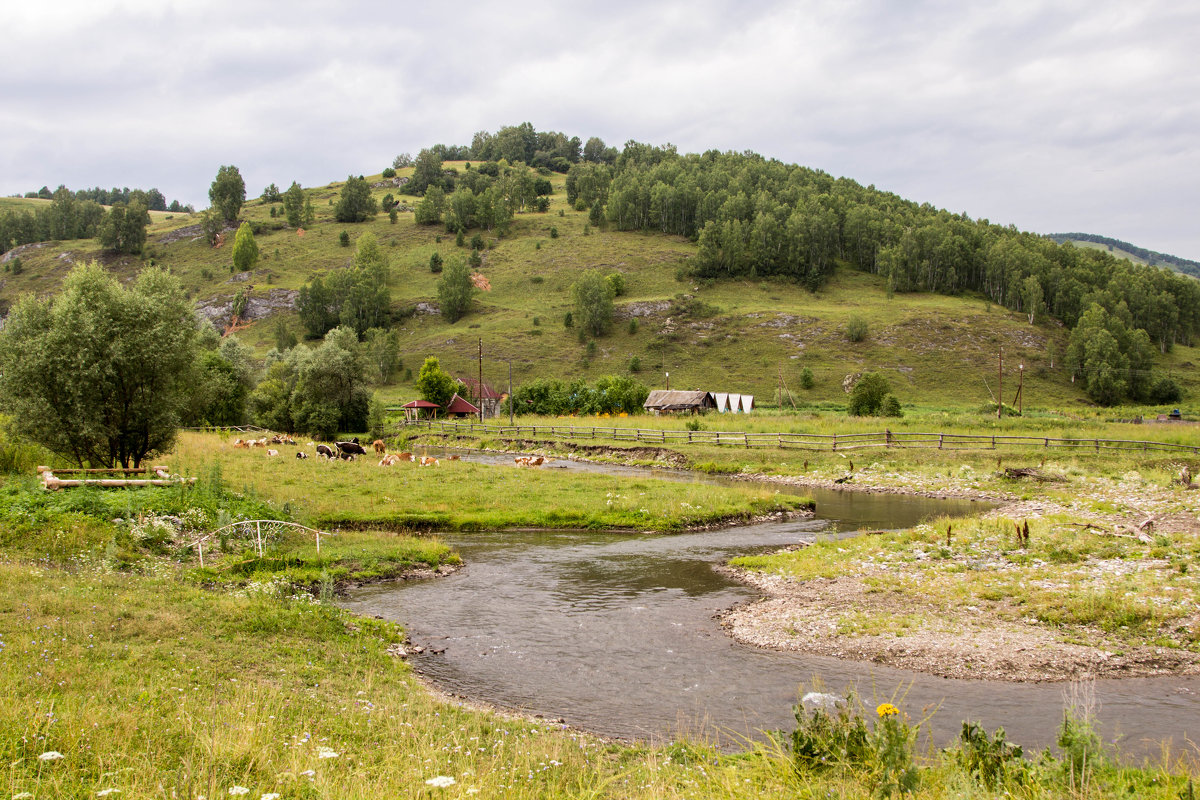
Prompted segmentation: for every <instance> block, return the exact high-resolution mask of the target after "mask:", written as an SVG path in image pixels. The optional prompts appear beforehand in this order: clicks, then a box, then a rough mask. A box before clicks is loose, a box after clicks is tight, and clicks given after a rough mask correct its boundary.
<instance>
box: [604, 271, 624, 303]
mask: <svg viewBox="0 0 1200 800" xmlns="http://www.w3.org/2000/svg"><path fill="white" fill-rule="evenodd" d="M604 280H606V281H608V285H609V286H611V287H612V290H613V297H620V296H622V295H623V294H625V276H624V275H622V274H621V273H619V272H610V273H609V274H608V275H606V276H604Z"/></svg>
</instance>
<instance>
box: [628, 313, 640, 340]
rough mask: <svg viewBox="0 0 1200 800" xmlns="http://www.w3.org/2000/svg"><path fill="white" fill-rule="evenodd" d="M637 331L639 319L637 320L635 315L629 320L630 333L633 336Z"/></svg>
mask: <svg viewBox="0 0 1200 800" xmlns="http://www.w3.org/2000/svg"><path fill="white" fill-rule="evenodd" d="M637 332H638V321H637V317H634V318H633V319H631V320H629V335H630V336H633V335H634V334H635V333H637Z"/></svg>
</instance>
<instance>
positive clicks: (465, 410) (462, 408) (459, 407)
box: [446, 393, 479, 417]
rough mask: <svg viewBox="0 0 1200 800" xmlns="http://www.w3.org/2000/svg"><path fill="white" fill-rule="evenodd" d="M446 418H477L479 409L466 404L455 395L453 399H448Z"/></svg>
mask: <svg viewBox="0 0 1200 800" xmlns="http://www.w3.org/2000/svg"><path fill="white" fill-rule="evenodd" d="M446 416H447V417H477V416H479V409H478V408H477V407H475V406H473V405H471V404H470V403H468V402H467V401H466V400H463V399H462V398H461V397H459V396H458V394H457V393H456V394H455V395H454V397H452V398H450V405H448V406H446Z"/></svg>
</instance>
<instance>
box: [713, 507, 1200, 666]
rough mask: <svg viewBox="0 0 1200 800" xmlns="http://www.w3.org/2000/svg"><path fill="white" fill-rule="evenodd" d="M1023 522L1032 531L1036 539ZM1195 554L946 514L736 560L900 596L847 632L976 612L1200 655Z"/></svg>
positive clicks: (1158, 542)
mask: <svg viewBox="0 0 1200 800" xmlns="http://www.w3.org/2000/svg"><path fill="white" fill-rule="evenodd" d="M1018 522H1020V523H1022V524H1024V523H1027V524H1028V525H1029V529H1030V536H1029V540H1028V542H1027V543H1023V542H1022V541H1020V540H1019V539H1018V537H1017V535H1016V533H1015V531H1016V529H1017V525H1018ZM1197 556H1200V542H1197V540H1196V538H1195V537H1194V536H1191V535H1188V534H1173V535H1172V534H1158V535H1156V536H1154V537H1152V538H1151V539H1149V541H1141V540H1139V539H1137V538H1136V537H1133V536H1113V535H1112V534H1111V533H1109V532H1108V531H1104V530H1098V529H1090V528H1088V527H1086V526H1083V525H1080V524H1079V523H1078V522H1077V521H1076V520H1075V519H1074V518H1072V517H1066V516H1051V517H1041V518H1031V519H1028V520H1019V521H1017V520H1012V519H1007V518H995V519H992V518H971V519H943V520H939V521H937V522H935V523H932V524H927V525H919V526H917V527H915V528H912V529H910V530H907V531H903V532H899V533H891V534H882V535H874V536H860V537H856V538H853V539H844V540H836V541H834V540H823V541H822V540H819V541H817V542H815V543H813V544H812V545H811V546H809V547H805V548H802V549H800V550H796V551H790V552H782V553H775V554H771V555H761V556H744V557H740V558H737V559H734V560H733V561H732V562H731V563H732V564H733V565H734V566H737V567H742V568H744V569H748V570H754V571H761V572H766V573H771V574H778V575H782V576H785V577H787V578H789V579H790V580H793V581H812V580H817V579H836V578H839V577H845V576H852V577H855V578H858V579H860V580H862V581H863V582H864V583H865V584H866V585H867V586H869V587H870V589H871V590H872V591H877V592H884V593H890V596H891V597H893V598H894V601H895V602H894V608H895V609H896V610H895V612H894V613H891V614H869V615H861V614H859V615H856V614H854V613H851V614H848V615H847V616H846V617H845V619H843V620H840V621H839V626H840V627H841V628H844V630H843V631H842V632H844V633H849V634H856V635H857V634H863V633H869V632H879V631H882V630H887V629H889V628H892V627H897V628H901V629H903V628H909V627H914V626H916V625H918V624H934V623H936V609H939V608H940V609H946V610H951V609H956V608H964V607H973V608H977V609H982V611H980V613H982V614H985V615H986V618H989V619H990V618H996V619H999V620H1002V621H1006V622H1012V623H1028V622H1031V621H1032V622H1033V623H1034V624H1038V625H1040V626H1043V627H1044V628H1045V629H1047V630H1050V631H1053V632H1055V633H1056V635H1057V636H1058V637H1059V638H1060V639H1062V640H1063V641H1068V640H1078V639H1081V638H1082V639H1086V640H1089V641H1091V642H1092V643H1094V644H1097V646H1106V647H1109V648H1111V649H1120V648H1121V647H1128V646H1146V645H1153V646H1157V647H1170V648H1179V649H1183V650H1190V651H1193V652H1196V651H1200V623H1198V622H1197V620H1196V617H1195V598H1196V596H1197V594H1198V593H1200V578H1198V577H1197V574H1196V572H1197V571H1196V570H1195V569H1192V568H1191V567H1192V565H1193V564H1194V563H1195V561H1196V558H1197ZM905 609H911V612H910V611H906V610H905ZM931 615H932V616H931Z"/></svg>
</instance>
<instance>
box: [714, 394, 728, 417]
mask: <svg viewBox="0 0 1200 800" xmlns="http://www.w3.org/2000/svg"><path fill="white" fill-rule="evenodd" d="M713 397H715V398H716V399H717V411H719V412H721V413H722V414H724V413H725V412H726V411H728V410H729V392H713Z"/></svg>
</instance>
